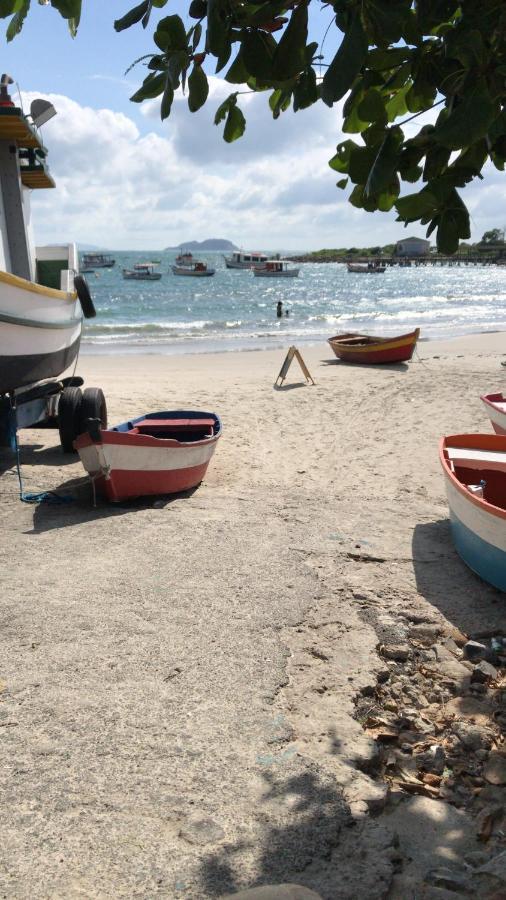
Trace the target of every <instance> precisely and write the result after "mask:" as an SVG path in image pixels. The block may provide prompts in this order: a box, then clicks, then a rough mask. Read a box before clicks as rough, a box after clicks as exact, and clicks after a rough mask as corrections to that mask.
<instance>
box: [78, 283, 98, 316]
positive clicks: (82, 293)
mask: <svg viewBox="0 0 506 900" xmlns="http://www.w3.org/2000/svg"><path fill="white" fill-rule="evenodd" d="M74 287H75V290H76V294H77V296H78V298H79V303H80V304H81V309H82V311H83V316H84V318H85V319H94V318H95V316H96V314H97V311H96V309H95V304H94V303H93V300H92V299H91V294H90V289H89V287H88V282H87V281H86V278H85V277H84V275H76V276H75V278H74Z"/></svg>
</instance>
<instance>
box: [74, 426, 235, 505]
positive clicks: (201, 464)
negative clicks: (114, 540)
mask: <svg viewBox="0 0 506 900" xmlns="http://www.w3.org/2000/svg"><path fill="white" fill-rule="evenodd" d="M221 431H222V427H221V421H220V418H219V416H217V415H216V414H215V413H209V412H201V411H200V410H181V409H178V410H170V411H169V412H158V413H148V414H147V415H144V416H139V417H138V418H136V419H132V420H131V421H130V422H124V423H123V424H121V425H117V426H116V427H115V428H101V427H100V423H99V422H98V420H96V419H89V420H88V430H87V432H85V433H84V434H81V435H79V437H78V438H77V439H76V440H75V441H74V447H75V449H76V450H77V451H78V453H79V456H80V458H81V462H82V464H83V466H84V468H85V469H86V471H87V472H88V473H89V474H90V475H91V477H92V478H93V480H94V483H95V485H96V488H97V489H98V490H99V491H101V492H102V493H104V494H105V496H106V497H107V499H108V500H115V501H117V500H126V499H128V498H132V497H142V496H145V495H148V494H175V493H179V492H180V491H187V490H189V489H190V488H193V487H196V485H198V484H200V482H201V481H202V479H203V478H204V475H205V473H206V470H207V467H208V465H209V461H210V459H211V457H212V456H213V454H214V451H215V449H216V443H217V441H218V439H219V438H220V436H221Z"/></svg>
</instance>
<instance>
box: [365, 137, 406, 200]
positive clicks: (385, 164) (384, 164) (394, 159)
mask: <svg viewBox="0 0 506 900" xmlns="http://www.w3.org/2000/svg"><path fill="white" fill-rule="evenodd" d="M403 137H404V135H403V133H402V131H401V129H400V128H399V127H397V128H391V129H389V130H388V131H387V133H386V135H385V139H384V141H383V143H382V145H381V147H380V149H379V151H378V154H377V156H376V158H375V160H374V163H373V165H372V167H371V171H370V172H369V177H368V179H367V183H366V186H365V189H364V195H365V196H366V197H372V196H374V195H375V194H380V193H381V192H382V191H383V190H384V189H385V188H386V186H387V185H388V184H389V183H391V181H392V178H393V177H394V173H395V172H396V171H397V168H398V165H399V152H400V148H401V146H402V141H403ZM392 205H393V204H392Z"/></svg>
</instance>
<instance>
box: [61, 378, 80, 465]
mask: <svg viewBox="0 0 506 900" xmlns="http://www.w3.org/2000/svg"><path fill="white" fill-rule="evenodd" d="M82 399H83V395H82V392H81V388H78V387H66V388H64V390H63V391H62V392H61V394H60V399H59V401H58V431H59V432H60V443H61V448H62V450H63V452H64V453H74V440H75V438H76V437H77V435H78V434H80V433H81V428H80V422H81V418H80V417H81V403H82Z"/></svg>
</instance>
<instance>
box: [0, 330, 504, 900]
mask: <svg viewBox="0 0 506 900" xmlns="http://www.w3.org/2000/svg"><path fill="white" fill-rule="evenodd" d="M302 352H303V356H304V359H305V361H306V364H307V366H308V368H309V370H310V372H311V374H312V376H313V378H314V379H315V382H316V384H315V385H314V386H312V385H306V384H305V382H304V378H303V376H302V373H301V371H300V369H299V368H298V366H297V363H296V362H293V363H292V366H291V368H290V370H289V372H288V375H287V378H286V382H285V384H284V386H283V387H282V388H281V389H279V390H275V389H274V388H273V383H274V380H275V378H276V375H277V374H278V372H279V370H280V367H281V363H282V361H283V358H284V352H283V351H279V350H276V351H262V352H249V353H226V354H214V355H213V354H205V355H193V356H184V357H181V356H178V357H176V356H162V355H152V356H135V355H132V356H109V357H108V356H103V355H102V356H91V355H86V356H83V357H82V358H81V360H80V363H79V366H78V369H77V373H78V374H80V375H82V376H83V377H84V378H85V382H86V384H87V385H96V386H100V387H102V388H103V390H104V392H105V395H106V398H107V402H108V408H109V421H110V424H115V423H117V422H121V421H124V420H126V419H128V418H130V417H132V416H134V415H140V414H142V413H144V412H148V411H155V410H163V409H176V408H179V407H186V408H201V409H205V410H213V411H215V412H217V413H219V415H220V416H221V418H222V420H223V429H224V430H223V437H222V439H221V441H220V443H219V445H218V448H217V451H216V454H215V456H214V458H213V460H212V462H211V464H210V467H209V470H208V473H207V476H206V478H205V481H204V482H203V484H202V485H201V486H200V487H199V488H198V490H196V491H195V492H193V493H192V494H191V495H189V496H184V497H176V498H173V499H165V500H163V501H159V500H157V499H156V498H151V499H148V500H144V501H137V502H132V503H129V504H124V505H107V504H106V503H105V502H99V503H98V505H97V507H96V508H94V507H93V504H92V501H91V491H90V487H89V484H85V483H84V478H83V476H84V471H83V470H82V467H81V465H80V462H79V460H78V459H77V458H76V457H74V456H63V455H62V453H61V451H60V449H59V444H58V434H57V432H55V431H51V430H43V429H31V430H29V431H28V430H27V431H23V432H20V444H21V460H22V474H23V479H24V487H25V490H29V491H35V490H54V489H58V490H60V491H61V492H62V493H63V494H65V495H66V496H68V498H69V499H68V502H64V503H61V504H49V503H41V504H39V505H35V506H33V505H29V504H25V503H21V502H20V501H19V498H18V493H17V475H16V471H15V468H14V466H13V459H12V456H11V455H10V453H9V452H8V451H1V454H2V455H1V462H2V475H1V480H0V493H1V501H2V502H1V506H0V528H1V541H0V554H1V559H2V607H1V609H2V627H1V631H0V641H1V645H0V743H1V758H2V765H1V767H0V769H1V782H2V787H1V791H2V840H1V848H0V893H1V895H2V896H3V897H6V898H28V897H30V898H37V900H38V898H73V897H86V898H88V897H98V898H117V897H138V898H152V897H158V896H160V897H165V898H180V897H181V898H185V900H186V898H188V900H201V898H218V897H220V896H222V895H225V894H228V893H232V892H233V891H234V890H239V889H241V888H245V887H251V886H254V885H259V884H264V883H279V882H296V883H298V884H303V885H307V886H308V887H310V888H312V889H313V890H315V891H317V892H318V893H319V894H320V895H321V897H322V898H324V900H355V898H356V900H360V898H362V897H368V898H369V900H375V898H383V897H387V896H388V897H394V898H395V897H397V898H399V900H400V898H402V900H409V898H411V897H412V898H415V897H427V898H429V897H432V898H436V896H437V897H440V898H441V900H443V898H444V897H445V896H447V895H446V894H443V893H441V894H436V893H432V894H430V893H423V892H422V888H421V887H420V886H421V885H422V883H425V882H424V877H425V873H426V870H427V869H428V868H431V867H432V868H434V866H435V865H437V864H439V863H441V864H444V865H448V864H449V863H450V864H452V865H456V866H459V865H464V864H463V862H462V860H463V859H464V858H465V854H466V853H470V852H472V851H474V850H476V849H479V847H480V846H481V845H477V844H476V841H475V829H474V826H473V823H472V821H471V819H470V817H469V816H467V815H466V813H465V811H464V810H463V809H459V808H458V807H455V805H450V804H448V803H444V802H443V801H442V800H436V799H427V798H426V797H412V798H407V800H406V803H404V804H403V803H400V804H396V805H392V804H389V802H388V798H387V791H386V788H385V784H384V783H383V782H382V781H381V780H380V779H379V778H378V777H376V775H375V772H374V765H373V761H374V758H375V753H376V750H375V744H374V741H373V739H372V737H371V735H370V734H368V733H367V732H366V731H365V730H364V728H363V723H362V722H361V721H360V717H357V716H356V700H357V697H360V696H362V697H363V696H368V695H369V694H372V692H374V690H375V686H376V684H377V676H378V673H381V671H382V670H384V668H385V661H384V658H383V656H382V654H381V649H380V648H381V647H382V646H383V645H385V644H386V645H388V644H389V643H390V644H399V643H401V642H402V641H403V640H404V639H405V637H406V633H407V629H409V628H410V627H411V626H413V625H420V624H424V623H426V624H430V625H434V626H440V627H441V628H446V629H450V630H451V629H458V631H459V632H463V633H465V634H466V635H475V634H477V633H479V632H480V631H483V630H484V628H485V626H486V629H488V630H489V631H490V632H493V631H494V629H495V630H496V631H497V633H501V629H502V628H503V627H504V600H503V599H502V597H501V595H500V594H499V593H498V592H496V591H495V590H493V589H492V588H490V587H488V586H487V585H486V584H484V583H483V582H481V581H480V580H479V579H478V578H476V577H475V576H474V575H473V574H472V573H471V572H470V571H469V570H468V569H467V568H466V567H465V566H464V565H463V563H462V562H461V561H460V560H459V558H458V557H457V555H456V553H455V551H454V548H453V544H452V541H451V537H450V531H449V522H448V509H447V504H446V498H445V495H444V484H443V478H442V474H441V472H440V468H439V461H438V453H437V448H438V440H439V438H440V436H441V435H443V434H454V433H456V432H467V431H469V432H473V431H485V432H489V431H491V426H490V423H489V421H488V420H487V418H486V415H485V413H484V412H483V411H482V409H481V406H480V402H479V396H480V394H482V393H488V392H491V391H495V390H503V389H504V387H505V382H506V369H504V368H502V367H501V362H502V361H503V360H504V359H506V334H498V333H497V334H481V335H473V336H469V337H465V338H458V339H455V340H453V341H448V342H444V343H443V342H421V343H420V344H419V347H418V355H417V356H415V358H414V359H413V361H412V362H411V363H410V364H409V365H398V366H392V367H389V366H386V367H381V368H379V367H358V366H347V365H344V364H341V363H339V362H338V361H337V360H335V358H334V357H333V355H332V353H331V350H330V348H329V347H328V346H326V345H324V344H322V345H318V346H315V347H310V348H304V349H303V351H302ZM498 790H499V791H502V790H504V788H498ZM434 804H435V805H436V807H437V808H435V807H434ZM406 832H412V833H415V832H416V833H418V835H419V841H421V844H420V845H419V846H418V851H417V854H416V855H417V862H416V863H415V862H413V858H414V854H413V847H412V845H411V844H410V843H409V841H408V842H407V843H404V841H405V835H406ZM399 835H401V837H399ZM420 835H422V836H421V837H420ZM456 835H457V836H456ZM406 841H407V839H406ZM424 890H425V889H424ZM433 890H436V888H433ZM452 896H455V894H452Z"/></svg>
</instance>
